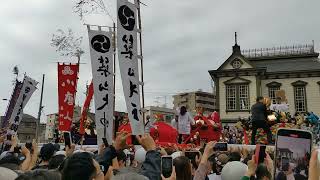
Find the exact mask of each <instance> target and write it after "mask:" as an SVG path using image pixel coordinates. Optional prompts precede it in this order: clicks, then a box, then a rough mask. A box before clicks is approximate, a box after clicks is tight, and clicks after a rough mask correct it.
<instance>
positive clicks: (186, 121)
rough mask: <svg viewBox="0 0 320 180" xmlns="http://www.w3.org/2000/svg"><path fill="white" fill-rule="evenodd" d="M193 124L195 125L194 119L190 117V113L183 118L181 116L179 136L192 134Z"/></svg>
mask: <svg viewBox="0 0 320 180" xmlns="http://www.w3.org/2000/svg"><path fill="white" fill-rule="evenodd" d="M191 124H192V125H194V124H195V123H194V119H193V118H192V117H191V116H190V114H189V112H186V114H185V115H183V116H181V114H179V119H178V132H179V134H190V131H191Z"/></svg>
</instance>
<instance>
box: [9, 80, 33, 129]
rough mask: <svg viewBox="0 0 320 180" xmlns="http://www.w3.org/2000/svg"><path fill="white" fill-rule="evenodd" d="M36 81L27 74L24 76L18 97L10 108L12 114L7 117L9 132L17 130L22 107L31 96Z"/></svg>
mask: <svg viewBox="0 0 320 180" xmlns="http://www.w3.org/2000/svg"><path fill="white" fill-rule="evenodd" d="M37 84H38V82H37V81H35V80H33V79H31V78H30V77H28V76H25V77H24V80H23V84H22V87H21V89H20V93H19V97H18V99H17V101H16V103H15V106H14V108H13V110H12V114H11V116H10V118H9V124H10V126H9V127H10V129H9V133H10V134H16V133H17V131H18V127H19V124H20V122H21V119H22V115H23V108H24V107H25V106H26V104H27V103H28V101H29V99H30V98H31V96H32V94H33V92H34V91H35V90H36V89H37Z"/></svg>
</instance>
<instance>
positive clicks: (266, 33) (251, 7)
mask: <svg viewBox="0 0 320 180" xmlns="http://www.w3.org/2000/svg"><path fill="white" fill-rule="evenodd" d="M104 2H105V5H106V6H107V9H108V10H109V12H110V14H111V16H112V17H113V19H116V13H115V12H116V9H115V8H116V0H104ZM142 2H144V3H146V4H147V5H148V6H147V7H143V8H142V12H141V13H142V24H143V51H144V67H145V71H144V73H145V91H146V94H145V96H146V105H156V104H157V103H156V102H155V101H156V97H158V96H162V97H160V98H159V101H160V104H163V103H164V102H165V98H164V96H167V104H168V106H172V99H171V96H172V95H173V94H175V93H177V92H182V91H191V90H197V89H203V90H204V91H212V88H211V84H210V77H209V74H208V70H211V69H217V68H218V67H219V65H221V64H222V63H223V62H224V60H225V59H226V58H228V56H229V55H230V53H231V46H232V45H233V44H234V32H235V31H237V32H238V41H239V44H240V46H241V48H242V49H248V48H263V47H273V46H279V45H293V44H305V43H311V41H312V40H315V45H316V49H319V47H320V38H319V32H320V21H319V6H320V1H318V0H308V1H301V0H281V1H278V0H268V1H256V0H250V1H246V0H244V1H239V0H233V1H231V0H230V1H220V0H187V1H186V0H175V1H172V0H143V1H142ZM74 4H75V1H72V0H28V1H21V0H2V1H1V5H0V23H1V28H0V77H1V81H0V87H1V88H0V98H1V99H3V98H9V97H10V94H11V93H12V89H13V86H12V80H13V79H14V76H13V75H12V69H13V67H14V66H15V65H18V67H19V69H20V72H22V73H24V72H26V73H27V75H29V76H30V77H32V78H34V79H36V80H38V81H39V82H40V81H41V79H42V74H46V79H45V80H46V81H45V89H44V102H43V105H44V106H45V107H44V112H43V113H44V114H50V113H54V112H57V106H58V105H57V103H58V97H57V96H58V92H57V65H56V64H55V62H57V61H65V62H76V60H75V59H71V58H66V57H61V56H59V54H57V53H56V52H55V49H54V48H52V47H51V46H50V40H51V37H52V33H54V32H55V31H56V30H57V29H58V28H60V29H64V30H66V29H67V28H72V29H73V31H74V32H75V34H76V35H78V36H83V37H84V39H83V43H82V46H83V49H84V50H85V52H86V53H85V54H84V55H83V57H82V62H83V63H86V64H82V65H81V66H80V79H79V85H78V94H77V100H76V103H77V104H78V103H79V104H80V105H81V106H82V104H83V101H84V99H85V95H84V94H83V93H84V92H85V84H86V83H87V82H89V81H90V79H91V64H90V58H89V47H88V35H87V30H86V27H85V26H83V21H81V20H80V18H79V17H78V15H77V14H75V13H73V10H72V8H73V6H74ZM85 22H86V23H90V24H101V25H112V20H111V18H110V17H108V16H106V15H102V14H100V15H99V14H96V15H90V16H89V17H86V19H85ZM118 72H119V70H118ZM117 77H118V78H117V88H116V89H117V93H116V95H117V96H116V98H117V99H116V110H120V111H125V110H126V108H125V102H124V98H123V95H122V94H123V93H122V87H121V85H120V79H119V77H120V76H117ZM20 79H22V75H21V76H20ZM39 99H40V85H39V90H37V91H36V92H35V94H34V95H33V96H32V98H31V99H30V101H29V103H28V104H27V106H26V108H25V113H28V114H31V115H33V116H37V111H38V106H39ZM7 103H8V102H6V101H1V102H0V112H1V113H2V114H4V112H5V110H6V107H7ZM44 119H45V116H44V115H43V116H42V120H44Z"/></svg>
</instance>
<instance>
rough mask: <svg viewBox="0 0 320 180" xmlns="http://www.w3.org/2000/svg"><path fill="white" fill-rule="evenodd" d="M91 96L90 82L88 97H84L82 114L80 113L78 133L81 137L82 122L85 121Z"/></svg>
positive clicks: (91, 84)
mask: <svg viewBox="0 0 320 180" xmlns="http://www.w3.org/2000/svg"><path fill="white" fill-rule="evenodd" d="M92 96H93V83H92V81H91V83H90V85H89V91H88V95H87V97H86V100H85V101H84V105H83V108H82V113H81V119H80V129H79V133H80V134H82V135H83V134H84V133H85V127H84V125H85V124H84V121H85V120H87V112H88V109H89V106H90V102H91V100H92Z"/></svg>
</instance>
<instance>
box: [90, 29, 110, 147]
mask: <svg viewBox="0 0 320 180" xmlns="http://www.w3.org/2000/svg"><path fill="white" fill-rule="evenodd" d="M88 31H89V43H90V55H91V66H92V76H93V92H94V103H95V110H96V111H95V122H96V130H97V139H98V145H100V144H101V143H102V138H103V137H106V138H107V140H108V142H109V143H110V144H111V143H112V134H113V98H114V95H113V76H114V74H113V53H114V52H113V47H112V43H111V40H112V32H106V31H95V30H88Z"/></svg>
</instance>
